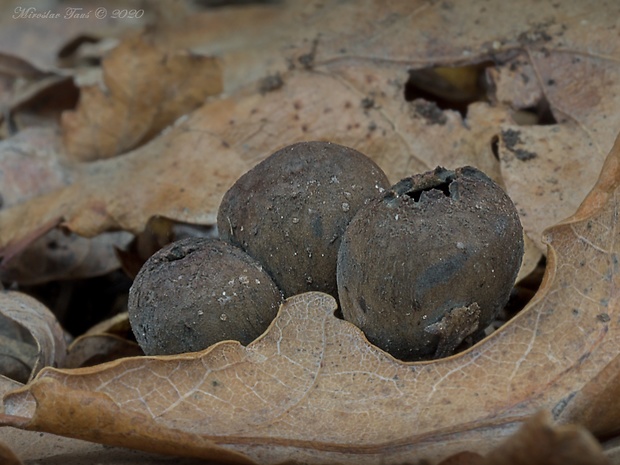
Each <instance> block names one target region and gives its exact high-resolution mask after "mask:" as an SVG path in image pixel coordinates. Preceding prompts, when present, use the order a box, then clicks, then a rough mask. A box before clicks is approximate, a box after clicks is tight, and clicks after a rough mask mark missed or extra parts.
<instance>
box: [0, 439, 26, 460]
mask: <svg viewBox="0 0 620 465" xmlns="http://www.w3.org/2000/svg"><path fill="white" fill-rule="evenodd" d="M0 463H2V465H22V461H21V460H19V458H18V457H17V456H16V455H15V454H14V453H13V451H12V450H11V449H10V448H9V446H7V445H6V444H4V443H3V442H2V441H0Z"/></svg>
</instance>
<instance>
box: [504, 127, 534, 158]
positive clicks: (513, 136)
mask: <svg viewBox="0 0 620 465" xmlns="http://www.w3.org/2000/svg"><path fill="white" fill-rule="evenodd" d="M502 139H503V140H504V144H505V145H506V148H507V149H508V150H510V151H511V152H512V153H514V154H515V156H516V157H517V158H518V159H519V160H521V161H528V160H532V159H533V158H536V157H537V156H538V154H536V153H535V152H530V151H529V150H525V149H517V148H515V146H516V145H518V144H522V143H523V141H522V140H521V133H520V132H519V131H515V130H514V129H507V130H505V131H502Z"/></svg>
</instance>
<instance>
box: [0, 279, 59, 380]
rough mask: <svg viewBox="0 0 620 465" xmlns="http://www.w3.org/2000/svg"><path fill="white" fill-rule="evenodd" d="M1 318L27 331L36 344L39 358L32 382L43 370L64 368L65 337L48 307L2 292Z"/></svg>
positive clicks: (17, 295)
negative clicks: (48, 367)
mask: <svg viewBox="0 0 620 465" xmlns="http://www.w3.org/2000/svg"><path fill="white" fill-rule="evenodd" d="M0 315H1V316H2V317H3V318H6V319H8V320H10V321H12V322H14V323H16V324H18V325H20V326H22V327H23V328H25V329H26V330H27V331H28V332H29V333H30V335H31V336H32V339H33V340H34V344H35V347H36V358H35V359H34V361H33V364H32V366H30V378H32V377H34V376H35V375H36V374H37V373H38V372H39V371H40V370H41V369H42V368H43V367H46V366H54V367H56V366H62V365H63V363H64V360H65V356H66V351H67V349H66V344H65V339H64V333H63V330H62V328H61V327H60V325H59V324H58V321H57V320H56V317H55V316H54V315H53V314H52V312H50V311H49V310H48V309H47V307H45V306H44V305H43V304H41V303H40V302H38V301H37V300H35V299H34V298H32V297H30V296H28V295H26V294H23V293H21V292H17V291H1V292H0Z"/></svg>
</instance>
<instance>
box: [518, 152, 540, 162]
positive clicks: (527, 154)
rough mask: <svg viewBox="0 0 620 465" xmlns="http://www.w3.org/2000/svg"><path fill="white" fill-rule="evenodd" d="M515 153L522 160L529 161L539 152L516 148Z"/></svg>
mask: <svg viewBox="0 0 620 465" xmlns="http://www.w3.org/2000/svg"><path fill="white" fill-rule="evenodd" d="M514 154H515V156H516V157H517V158H518V159H519V160H521V161H528V160H531V159H533V158H536V157H537V156H538V154H536V153H534V152H530V151H529V150H523V149H517V150H514Z"/></svg>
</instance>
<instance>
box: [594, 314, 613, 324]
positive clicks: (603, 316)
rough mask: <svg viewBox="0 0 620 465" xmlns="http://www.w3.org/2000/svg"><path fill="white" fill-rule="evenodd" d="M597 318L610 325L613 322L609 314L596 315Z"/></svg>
mask: <svg viewBox="0 0 620 465" xmlns="http://www.w3.org/2000/svg"><path fill="white" fill-rule="evenodd" d="M596 318H597V319H598V320H599V321H602V322H603V323H609V321H611V317H610V316H609V315H608V314H607V313H599V314H598V315H596Z"/></svg>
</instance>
